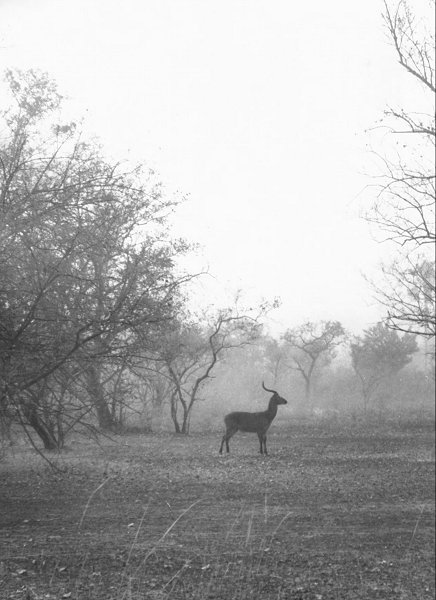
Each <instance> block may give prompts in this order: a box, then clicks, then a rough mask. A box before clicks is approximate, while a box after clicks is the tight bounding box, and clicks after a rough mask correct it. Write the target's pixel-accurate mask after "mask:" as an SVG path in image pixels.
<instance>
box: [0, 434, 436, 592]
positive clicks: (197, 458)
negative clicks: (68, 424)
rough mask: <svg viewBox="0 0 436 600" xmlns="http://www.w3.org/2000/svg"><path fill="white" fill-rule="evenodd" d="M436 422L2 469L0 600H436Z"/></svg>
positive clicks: (28, 457) (28, 459)
mask: <svg viewBox="0 0 436 600" xmlns="http://www.w3.org/2000/svg"><path fill="white" fill-rule="evenodd" d="M433 440H434V437H433V431H432V430H431V429H428V430H426V429H414V430H407V429H403V430H393V429H390V430H377V431H374V430H372V431H366V430H364V429H348V430H344V429H342V428H341V427H339V426H337V427H336V428H335V429H334V430H332V429H327V428H326V427H324V428H323V427H321V426H312V427H311V426H304V427H303V426H301V427H297V426H296V427H292V428H291V429H288V430H284V429H279V428H278V427H277V426H275V427H274V425H273V427H272V431H271V433H270V435H269V437H268V447H269V452H270V454H269V456H267V457H262V456H261V455H259V454H257V452H258V442H257V437H256V436H254V435H252V434H251V435H250V434H245V435H242V434H237V435H236V436H235V437H234V438H233V439H232V441H231V454H230V455H229V456H222V457H220V456H219V455H218V447H219V442H220V434H219V433H213V434H212V433H208V434H204V435H198V434H193V435H191V436H189V437H183V436H176V435H170V434H166V435H165V434H159V435H157V434H151V435H135V436H128V437H117V438H116V439H114V440H112V441H110V440H103V441H101V445H100V446H98V445H96V444H95V443H91V442H85V441H83V440H76V441H71V442H70V444H69V448H68V449H67V450H66V451H65V452H63V453H62V455H60V456H55V457H53V456H52V459H54V461H55V463H56V465H57V467H58V469H60V470H59V471H53V470H52V469H50V468H49V467H48V466H47V465H46V464H44V463H43V462H42V461H41V459H40V458H38V457H37V456H35V455H34V453H32V452H31V451H30V450H29V449H27V448H25V447H22V446H15V447H13V448H12V449H11V451H8V453H7V454H6V455H4V456H3V458H2V460H1V462H0V598H1V600H3V599H5V600H6V599H10V600H12V599H14V600H15V599H20V600H23V599H26V600H37V599H41V600H42V599H61V598H71V599H75V600H79V599H80V600H82V599H83V600H87V599H99V600H111V599H113V600H119V599H126V600H132V599H133V600H139V599H148V598H150V599H155V600H163V599H170V598H171V599H174V600H176V599H182V598H184V599H185V598H186V599H187V598H189V599H196V600H209V599H210V600H218V599H222V600H224V599H225V600H229V599H240V600H242V599H248V598H249V599H250V600H258V599H259V600H269V599H274V600H330V599H331V600H352V599H355V598H356V599H357V598H359V599H365V600H375V599H382V598H383V599H388V598H389V599H395V600H414V599H415V600H427V599H433V598H434V592H435V590H434V455H432V453H431V448H432V445H433V443H434V441H433Z"/></svg>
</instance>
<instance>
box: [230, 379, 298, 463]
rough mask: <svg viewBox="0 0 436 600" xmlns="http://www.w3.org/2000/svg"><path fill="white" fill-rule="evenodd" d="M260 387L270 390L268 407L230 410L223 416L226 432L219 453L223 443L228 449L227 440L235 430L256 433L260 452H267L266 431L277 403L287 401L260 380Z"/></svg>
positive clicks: (275, 412)
mask: <svg viewBox="0 0 436 600" xmlns="http://www.w3.org/2000/svg"><path fill="white" fill-rule="evenodd" d="M262 387H263V389H264V390H265V391H266V392H271V393H272V396H271V398H270V401H269V404H268V408H267V409H266V410H264V411H262V412H253V413H252V412H231V413H229V414H228V415H226V416H225V417H224V423H225V426H226V432H225V434H224V435H223V439H222V441H221V447H220V454H222V453H223V445H224V442H225V443H226V450H227V453H228V452H230V450H229V440H230V438H231V437H232V436H234V435H235V433H236V432H237V431H248V432H251V433H257V437H258V438H259V442H260V453H261V454H268V452H267V450H266V432H267V431H268V428H269V426H270V425H271V423H272V421H273V419H274V417H275V416H276V414H277V406H279V404H287V401H286V400H285V399H284V398H282V397H281V396H279V395H278V393H277V392H276V391H274V390H269V389H268V388H266V387H265V384H264V382H263V381H262Z"/></svg>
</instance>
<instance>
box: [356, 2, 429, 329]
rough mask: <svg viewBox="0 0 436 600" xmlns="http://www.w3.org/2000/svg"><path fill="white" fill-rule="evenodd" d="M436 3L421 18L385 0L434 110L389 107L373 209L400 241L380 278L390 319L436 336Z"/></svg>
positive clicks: (402, 59) (374, 218)
mask: <svg viewBox="0 0 436 600" xmlns="http://www.w3.org/2000/svg"><path fill="white" fill-rule="evenodd" d="M434 6H435V2H434V0H431V1H430V2H429V3H428V7H429V8H430V12H429V14H428V15H423V16H422V18H421V19H420V18H419V17H418V15H417V14H415V13H414V12H413V11H412V10H411V8H410V6H409V4H408V3H407V2H406V1H405V0H400V1H399V2H396V3H395V4H393V3H389V2H387V1H386V0H385V2H384V13H383V19H384V23H385V26H386V30H387V33H388V36H389V39H390V41H391V43H392V45H393V47H394V50H395V53H396V56H397V59H398V62H399V64H400V65H401V67H402V68H403V69H404V70H405V71H406V72H407V73H408V74H409V75H410V76H411V84H414V85H416V86H417V91H421V92H422V95H421V96H420V99H421V102H422V103H423V105H424V104H425V105H426V106H427V107H428V111H427V112H425V113H423V111H422V109H421V107H419V108H418V110H417V111H416V112H412V111H411V110H406V109H405V108H395V107H389V108H388V109H387V110H386V111H385V115H384V119H383V123H382V128H383V129H384V130H387V131H388V133H389V135H388V136H385V137H384V138H383V139H384V140H385V141H387V142H388V143H389V147H388V148H387V149H385V150H383V151H382V153H380V152H378V153H377V155H378V157H379V159H380V160H381V164H382V174H381V176H380V178H381V179H380V185H379V192H378V195H377V198H376V200H375V202H374V204H373V206H372V209H371V210H370V211H369V213H368V214H367V219H368V220H369V221H370V222H372V223H375V224H376V225H377V227H378V228H379V229H380V230H381V231H383V232H384V234H385V239H388V240H391V241H393V242H394V243H396V244H398V246H399V252H398V257H397V259H396V260H395V262H394V263H393V264H391V265H385V266H384V268H383V273H382V278H381V281H380V282H378V283H377V282H375V283H374V287H375V290H376V295H377V298H378V299H379V300H380V301H381V303H382V304H383V305H384V306H385V307H386V308H387V318H386V324H387V325H388V326H389V327H391V328H393V329H398V330H400V331H409V332H413V333H416V334H419V335H423V336H426V337H434V335H435V279H434V275H432V272H434V264H435V263H434V243H435V240H436V236H435V168H434V155H435V117H434V98H435V96H434V94H435V37H434V29H433V23H434ZM432 9H433V10H432ZM417 96H418V94H417ZM424 110H425V109H424Z"/></svg>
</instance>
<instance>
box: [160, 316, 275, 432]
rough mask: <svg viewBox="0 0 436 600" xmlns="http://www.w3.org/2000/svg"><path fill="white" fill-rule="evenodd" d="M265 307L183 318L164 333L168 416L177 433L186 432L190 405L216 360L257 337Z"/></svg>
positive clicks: (192, 404) (163, 354) (196, 397)
mask: <svg viewBox="0 0 436 600" xmlns="http://www.w3.org/2000/svg"><path fill="white" fill-rule="evenodd" d="M265 310H266V305H265V306H264V307H262V309H261V310H260V312H259V313H258V314H250V312H248V313H240V312H239V310H238V308H237V306H235V307H233V308H232V309H226V310H221V311H219V312H218V313H217V314H216V315H215V316H214V317H212V318H211V317H209V318H208V317H207V316H206V315H205V316H204V317H203V319H202V321H198V320H196V321H190V322H189V321H185V322H183V323H181V324H179V326H178V327H177V328H176V329H174V330H173V331H172V332H171V333H170V335H168V336H167V340H166V347H165V348H164V350H163V352H162V354H161V358H162V360H163V363H164V364H165V367H166V370H167V374H168V377H169V379H170V380H171V382H172V392H171V398H170V406H171V418H172V420H173V423H174V428H175V431H176V432H177V433H183V434H187V433H189V424H190V417H191V412H192V409H193V407H194V405H195V403H196V402H197V401H198V400H199V394H200V392H201V391H202V389H203V387H204V384H205V383H206V382H207V380H208V379H209V378H210V377H211V376H212V372H213V370H214V368H215V367H216V365H217V364H218V362H219V361H220V360H221V359H222V358H223V357H224V356H225V354H226V353H227V352H228V351H229V350H230V349H232V348H241V347H243V346H246V345H247V344H250V343H253V342H254V341H255V340H256V339H257V338H258V336H259V334H260V331H261V325H260V322H259V318H260V316H261V315H262V314H264V312H265ZM208 321H209V322H208ZM179 409H181V417H179V414H178V411H179Z"/></svg>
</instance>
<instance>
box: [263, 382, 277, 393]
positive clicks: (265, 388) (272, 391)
mask: <svg viewBox="0 0 436 600" xmlns="http://www.w3.org/2000/svg"><path fill="white" fill-rule="evenodd" d="M262 387H263V389H264V390H265V392H271V393H272V394H277V392H276V391H275V390H269V389H268V388H267V387H265V384H264V382H263V381H262Z"/></svg>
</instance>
